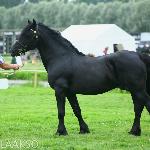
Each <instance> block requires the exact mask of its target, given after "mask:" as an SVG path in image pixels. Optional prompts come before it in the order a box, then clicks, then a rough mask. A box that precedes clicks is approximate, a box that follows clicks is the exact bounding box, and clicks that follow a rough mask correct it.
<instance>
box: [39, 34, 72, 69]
mask: <svg viewBox="0 0 150 150" xmlns="http://www.w3.org/2000/svg"><path fill="white" fill-rule="evenodd" d="M38 50H39V52H40V55H41V59H42V62H43V65H44V67H45V69H46V70H47V67H48V64H50V62H53V63H54V62H55V60H60V59H61V57H62V56H64V55H70V54H71V51H70V52H69V50H66V49H65V47H63V45H62V44H61V43H59V42H58V41H57V40H55V39H53V38H52V37H50V38H49V39H47V38H46V36H45V37H44V36H42V37H39V42H38Z"/></svg>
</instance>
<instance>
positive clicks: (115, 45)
mask: <svg viewBox="0 0 150 150" xmlns="http://www.w3.org/2000/svg"><path fill="white" fill-rule="evenodd" d="M117 46H118V44H114V52H117V51H119V50H118V47H117Z"/></svg>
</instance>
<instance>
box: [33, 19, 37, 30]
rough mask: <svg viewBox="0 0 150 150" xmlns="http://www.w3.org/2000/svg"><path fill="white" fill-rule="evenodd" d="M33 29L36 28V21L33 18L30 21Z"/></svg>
mask: <svg viewBox="0 0 150 150" xmlns="http://www.w3.org/2000/svg"><path fill="white" fill-rule="evenodd" d="M32 26H33V29H36V26H37V23H36V21H35V20H34V19H33V23H32Z"/></svg>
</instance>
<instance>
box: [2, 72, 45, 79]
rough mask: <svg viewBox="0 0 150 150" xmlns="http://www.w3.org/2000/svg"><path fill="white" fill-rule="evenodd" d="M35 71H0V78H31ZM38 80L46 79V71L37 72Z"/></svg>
mask: <svg viewBox="0 0 150 150" xmlns="http://www.w3.org/2000/svg"><path fill="white" fill-rule="evenodd" d="M34 75H35V72H21V71H20V72H19V71H18V72H16V73H14V74H9V73H7V74H5V73H0V78H7V79H10V80H33V78H34ZM37 75H38V80H42V81H47V73H46V72H38V73H37Z"/></svg>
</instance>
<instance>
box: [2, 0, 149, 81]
mask: <svg viewBox="0 0 150 150" xmlns="http://www.w3.org/2000/svg"><path fill="white" fill-rule="evenodd" d="M149 8H150V1H149V0H0V53H1V54H2V55H3V56H4V58H5V61H6V62H10V63H14V62H15V60H13V59H12V58H11V56H10V48H11V46H12V44H13V43H14V42H15V41H16V40H17V39H18V36H19V34H20V31H21V29H22V28H23V27H24V26H25V25H26V24H27V20H28V19H30V20H32V19H33V18H34V19H36V20H37V21H38V22H42V23H44V24H46V25H47V26H49V27H50V28H52V29H55V30H58V31H60V32H62V33H63V32H64V31H65V30H66V29H67V28H68V27H69V26H71V25H91V24H99V25H100V24H115V25H117V26H118V27H119V28H120V29H121V30H122V31H123V32H126V33H128V34H129V35H130V36H132V37H133V38H134V44H135V50H134V51H138V52H142V53H146V54H149V53H150V9H149ZM89 30H90V29H89ZM113 30H114V29H113ZM116 33H117V32H116ZM87 35H88V33H87ZM93 35H94V34H93ZM116 35H117V34H116ZM79 36H80V35H79ZM85 36H86V34H85ZM103 36H107V32H106V34H105V33H104V34H103V35H102V36H101V38H102V37H103ZM109 36H110V34H109ZM112 36H115V35H114V34H113V35H112ZM64 37H67V36H65V35H64ZM75 37H76V36H75ZM118 37H119V36H118ZM76 38H78V37H76ZM112 38H113V37H112ZM68 40H70V41H71V38H70V39H69V37H68ZM128 41H129V40H128ZM71 42H72V43H73V44H74V45H75V46H76V47H77V48H79V50H80V46H79V47H78V44H77V45H76V44H75V43H76V42H75V41H71ZM119 44H121V43H119V42H118V43H117V42H116V43H113V46H116V45H119ZM80 45H81V44H80ZM94 45H95V44H94ZM99 45H100V44H99ZM127 45H129V44H127ZM89 47H90V46H89ZM118 47H119V46H118ZM120 47H121V48H120V50H121V49H124V48H125V46H122V45H121V46H120ZM108 48H110V46H108V45H105V47H104V46H103V50H102V48H99V49H101V51H102V52H101V53H98V54H100V55H102V53H104V54H105V52H106V51H107V49H108ZM81 49H82V47H81ZM83 49H86V48H83ZM87 49H88V48H87ZM113 49H115V48H114V47H113ZM118 49H119V48H118ZM93 50H94V48H93ZM95 50H96V48H95ZM115 51H116V50H114V51H113V52H115ZM87 53H88V52H87ZM89 53H90V55H92V56H95V54H94V52H93V53H92V52H91V51H89ZM106 53H107V52H106ZM96 56H97V54H96ZM22 60H23V61H24V63H25V66H24V67H23V68H22V69H21V70H23V71H24V73H21V71H18V72H17V73H15V75H9V73H6V74H3V73H2V74H1V75H0V76H2V77H3V76H4V77H7V78H9V79H30V77H31V76H32V75H33V76H36V75H35V74H34V73H35V72H34V71H35V70H38V72H40V71H43V73H41V74H42V75H41V76H40V77H39V78H41V79H42V80H47V77H46V75H45V74H46V73H44V68H43V65H42V63H41V60H40V55H39V53H38V51H37V50H35V51H31V52H28V53H26V55H25V56H24V57H23V58H22ZM25 71H26V72H25ZM29 71H31V72H32V75H30V74H31V72H30V73H29ZM19 73H20V74H25V73H26V74H28V75H19ZM11 74H13V73H11ZM38 76H39V75H38Z"/></svg>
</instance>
